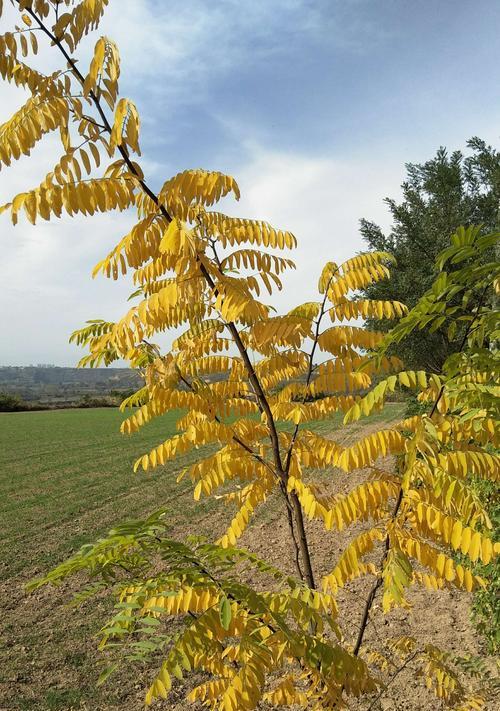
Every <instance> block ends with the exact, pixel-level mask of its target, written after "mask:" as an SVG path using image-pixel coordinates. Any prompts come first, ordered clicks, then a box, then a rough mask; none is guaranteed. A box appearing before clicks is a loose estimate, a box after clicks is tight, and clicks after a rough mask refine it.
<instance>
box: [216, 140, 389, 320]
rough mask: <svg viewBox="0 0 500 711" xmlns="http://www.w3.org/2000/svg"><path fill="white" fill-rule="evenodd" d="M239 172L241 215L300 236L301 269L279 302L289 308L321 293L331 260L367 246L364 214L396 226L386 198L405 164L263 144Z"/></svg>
mask: <svg viewBox="0 0 500 711" xmlns="http://www.w3.org/2000/svg"><path fill="white" fill-rule="evenodd" d="M237 178H238V183H239V186H240V188H241V191H242V198H241V204H239V205H238V206H237V208H236V209H235V210H234V212H235V213H238V214H240V215H246V216H248V217H254V218H258V219H265V220H268V221H269V222H271V224H273V225H274V226H276V227H280V228H282V229H287V230H290V231H291V232H293V233H294V234H295V236H296V237H297V240H298V248H297V249H296V250H294V252H293V253H292V254H291V257H292V258H293V259H294V261H295V262H296V264H297V269H296V271H293V272H290V273H288V275H287V276H286V278H285V280H284V289H283V292H282V293H281V294H280V295H279V296H278V299H277V301H278V303H279V305H280V308H282V309H289V308H291V307H293V306H294V305H296V304H298V303H300V302H301V301H307V300H313V299H314V298H316V297H317V291H316V285H317V280H318V277H319V274H320V272H321V269H322V268H323V266H324V264H325V263H326V262H327V261H336V262H338V263H340V262H342V261H344V260H345V259H347V258H349V257H351V256H353V255H354V254H355V253H356V252H358V251H360V250H362V249H364V248H366V245H364V244H363V242H362V239H361V236H360V234H359V219H360V218H361V217H366V218H368V219H373V220H374V221H376V222H378V223H379V224H381V226H382V227H388V226H389V214H388V210H387V208H386V206H385V204H384V203H383V199H384V197H385V196H386V195H391V196H397V195H398V193H399V184H400V182H401V166H400V164H399V161H398V160H396V159H393V160H386V162H385V164H381V162H380V159H379V158H378V157H376V156H373V157H365V158H358V159H352V160H335V159H329V158H323V159H318V158H311V157H308V156H304V155H293V154H283V153H275V152H269V151H265V150H263V149H260V148H258V147H256V148H255V150H254V157H253V159H252V160H251V161H250V162H249V164H248V165H246V166H242V168H241V170H240V171H239V172H238V176H237ZM227 209H228V210H229V209H230V208H229V206H228V208H227Z"/></svg>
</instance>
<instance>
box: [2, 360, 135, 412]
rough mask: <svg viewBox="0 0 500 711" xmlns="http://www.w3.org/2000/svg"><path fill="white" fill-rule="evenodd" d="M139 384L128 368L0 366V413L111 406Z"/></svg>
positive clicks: (133, 372) (132, 371)
mask: <svg viewBox="0 0 500 711" xmlns="http://www.w3.org/2000/svg"><path fill="white" fill-rule="evenodd" d="M141 386H142V379H141V376H140V374H139V373H138V372H137V371H134V370H131V369H130V368H94V369H80V368H60V367H55V366H26V367H21V366H17V367H5V366H3V367H0V412H15V411H19V410H34V409H48V408H60V407H106V406H109V407H112V406H115V405H116V404H117V403H118V402H120V401H121V400H122V399H123V398H124V397H126V396H127V395H128V394H130V393H132V392H135V391H136V390H138V389H139V388H140V387H141Z"/></svg>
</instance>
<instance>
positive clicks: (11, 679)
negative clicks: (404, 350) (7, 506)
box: [0, 423, 500, 711]
mask: <svg viewBox="0 0 500 711" xmlns="http://www.w3.org/2000/svg"><path fill="white" fill-rule="evenodd" d="M378 426H379V424H375V423H374V424H372V425H368V426H364V427H361V426H356V427H355V428H351V429H350V430H349V433H348V435H347V436H348V437H353V436H354V435H356V437H357V436H359V435H360V434H361V433H363V434H368V432H369V431H370V429H372V428H374V427H378ZM385 464H386V466H391V462H385ZM363 477H364V474H363V472H360V473H356V474H355V475H346V474H345V473H342V472H340V471H338V470H334V471H331V472H328V474H327V475H326V476H324V482H325V486H326V487H327V488H328V489H331V490H335V491H337V492H338V491H348V490H349V489H350V488H352V486H354V485H356V484H357V483H358V482H360V481H361V480H362V479H363ZM19 493H20V495H22V492H19ZM169 496H172V497H175V495H174V493H173V492H171V493H170V492H169ZM173 500H174V498H173ZM162 503H163V502H162ZM148 505H149V510H151V509H152V508H154V506H151V501H149V502H148ZM175 511H176V515H175V528H174V530H175V536H176V537H178V538H179V539H182V538H183V537H184V536H185V535H187V534H188V533H193V520H196V533H201V534H206V535H208V536H210V537H212V536H214V537H215V536H217V535H220V534H221V533H222V531H223V530H224V527H225V525H226V524H227V521H228V515H227V511H225V510H224V509H222V508H219V509H213V508H209V509H207V510H203V509H202V510H201V512H200V511H197V513H196V514H195V511H194V508H193V504H192V499H191V496H190V492H189V491H188V490H187V489H184V490H180V491H179V495H178V496H177V498H176V499H175ZM115 513H116V512H115ZM96 514H99V512H96ZM194 516H196V519H194ZM123 517H124V515H123V514H122V515H121V517H120V516H119V515H118V516H116V519H115V520H120V518H123ZM83 518H84V519H85V521H80V519H78V517H76V518H74V519H72V520H68V521H66V523H64V524H63V525H62V527H61V528H59V529H58V530H57V536H58V538H61V537H64V536H65V535H73V536H77V535H78V532H79V531H81V529H82V527H84V526H88V525H89V524H90V525H92V523H95V522H92V512H91V511H90V510H89V511H86V512H85V513H84V516H83ZM173 523H174V522H173ZM361 530H362V525H361V526H353V527H351V528H350V529H349V530H348V531H347V532H342V533H339V532H335V531H333V532H325V531H324V529H323V528H322V526H321V525H320V524H319V523H318V522H316V521H313V522H311V521H308V522H307V531H308V536H309V540H310V544H311V550H312V551H313V563H314V566H315V570H316V571H317V572H316V575H317V580H318V581H320V579H321V577H322V576H323V575H324V574H326V573H328V572H329V571H330V570H331V569H332V568H333V566H334V563H335V561H336V559H337V557H338V555H339V553H340V551H341V550H342V549H343V547H344V545H345V543H346V541H347V540H348V539H350V538H352V537H353V536H354V535H357V534H358V533H360V532H361ZM22 534H23V545H24V546H25V548H26V550H27V551H29V555H28V559H29V564H28V565H26V566H19V567H20V568H21V570H20V572H16V573H14V574H12V575H9V576H7V577H6V578H5V579H4V580H3V581H2V582H1V583H0V601H1V603H2V607H3V612H2V632H1V638H0V647H2V648H3V653H2V662H1V666H2V671H1V674H0V711H16V710H21V711H23V710H24V711H32V710H33V711H57V710H64V711H70V710H72V709H75V711H76V710H77V709H78V710H79V711H80V710H86V711H107V710H113V709H120V710H121V711H135V710H137V709H141V708H143V699H144V689H145V688H146V687H147V686H148V683H149V682H150V680H151V673H152V672H151V669H147V668H138V667H133V668H132V667H131V668H130V669H128V670H123V671H121V672H119V673H118V674H117V675H116V676H113V677H112V681H111V682H110V684H109V685H105V686H104V687H101V688H99V689H96V686H95V682H96V679H97V676H98V674H99V672H100V670H101V668H102V667H101V664H102V654H100V653H98V652H97V651H96V647H97V633H98V631H99V628H100V626H101V625H102V624H103V623H104V622H105V621H106V615H107V614H108V613H109V605H108V604H107V602H106V601H105V600H102V599H98V600H97V602H96V601H95V600H94V601H92V602H87V603H85V604H84V605H83V607H80V608H71V607H68V606H67V605H66V603H67V602H68V599H69V598H70V594H71V592H72V590H73V591H74V590H75V589H76V588H77V585H76V584H75V583H71V584H67V585H65V586H63V587H61V588H43V589H41V590H39V591H37V592H36V593H35V594H32V595H29V596H28V595H26V593H25V592H24V588H23V586H24V584H25V583H26V581H27V580H28V579H30V578H31V577H33V575H35V574H37V573H41V572H42V571H43V570H46V569H47V567H50V566H45V565H43V564H40V563H39V562H37V561H41V560H43V558H44V554H45V553H47V552H48V551H53V549H54V542H53V537H54V535H55V533H54V529H52V528H50V527H49V528H46V529H45V530H44V531H43V532H42V534H41V535H40V532H39V531H37V528H36V522H33V523H32V524H31V525H29V526H27V527H26V528H25V530H23V531H22ZM4 545H5V544H4ZM241 546H243V547H248V548H250V549H252V550H253V551H255V552H256V553H257V554H259V555H261V556H262V557H264V558H266V559H267V560H269V561H270V562H272V563H275V564H276V565H277V566H278V567H280V568H281V569H285V570H288V571H289V572H290V573H292V574H293V573H294V569H293V564H292V555H291V554H292V551H291V546H290V543H289V538H288V529H287V523H286V516H285V515H284V511H283V510H282V506H281V503H280V502H279V500H277V499H274V498H272V499H270V500H269V501H268V502H267V503H266V505H265V506H264V507H263V508H262V509H261V510H260V512H259V513H258V515H257V516H256V518H255V520H254V522H253V524H252V525H251V526H250V527H249V529H248V530H247V531H246V532H245V534H244V536H243V537H242V539H241ZM18 555H21V556H22V555H23V553H22V552H21V551H19V552H18ZM63 557H64V556H61V558H63ZM375 559H376V558H375ZM51 562H52V559H51ZM14 567H15V568H16V570H17V568H18V566H14ZM372 583H373V578H372V579H362V580H359V581H355V582H353V583H352V584H350V585H348V586H347V587H346V589H345V592H343V593H342V595H341V596H340V598H339V601H340V607H341V611H342V615H343V616H344V613H347V614H346V616H345V619H347V620H348V625H347V627H346V628H345V629H344V630H343V631H344V633H345V634H346V637H347V639H348V640H349V639H350V640H351V641H352V640H353V639H354V637H355V634H356V632H357V629H358V628H359V621H360V619H361V615H362V610H363V607H364V604H365V600H366V597H367V594H368V590H369V588H370V587H371V584H372ZM409 599H410V602H411V604H412V607H411V609H409V610H402V609H398V610H395V611H393V612H391V613H390V614H388V615H385V616H384V615H382V613H381V609H380V603H379V601H377V602H376V603H375V606H374V608H373V614H372V615H371V617H370V623H369V625H368V629H367V634H366V643H367V644H370V645H371V644H374V645H377V644H378V643H379V641H380V640H384V639H386V638H389V637H397V636H401V635H403V634H408V635H412V636H415V637H417V638H418V639H419V640H420V641H421V642H422V643H426V642H432V643H433V644H435V645H436V646H438V647H441V648H443V649H446V650H448V651H451V652H456V653H458V654H460V655H462V656H463V655H466V654H471V655H481V654H485V649H484V645H483V642H482V640H481V638H480V637H479V636H478V633H477V631H476V630H475V628H474V626H473V624H472V623H471V620H470V596H469V595H466V594H464V593H461V592H458V591H453V590H443V591H439V592H432V593H430V592H427V591H424V590H420V589H414V590H413V591H412V592H411V594H410V598H409ZM394 663H395V664H397V665H398V666H399V665H400V662H399V661H397V660H395V662H394ZM490 664H491V660H490ZM493 668H494V665H492V669H493ZM195 681H196V679H193V678H192V677H191V679H190V681H189V684H190V685H193V683H194V682H195ZM187 690H188V687H186V685H184V684H180V683H179V684H178V685H177V686H176V687H174V689H173V691H172V693H171V695H170V697H169V699H168V700H167V701H160V702H159V703H157V704H156V705H155V707H154V708H157V709H158V710H159V711H162V710H165V711H166V710H167V709H169V710H170V711H181V710H184V709H186V710H187V709H189V708H192V709H201V708H202V707H201V706H190V705H189V704H187V702H185V700H184V697H185V694H186V691H187ZM262 708H264V707H262ZM350 708H351V709H353V711H368V709H373V711H417V710H418V711H438V710H439V709H441V708H444V707H443V706H442V704H441V702H440V701H438V700H437V699H436V698H435V697H434V696H433V695H431V694H430V693H429V692H428V691H427V690H426V689H425V684H424V681H423V680H422V679H418V678H416V675H415V669H414V668H413V665H412V664H411V663H410V664H409V665H408V667H407V668H405V669H404V670H402V671H401V672H400V673H399V674H398V675H397V676H396V678H395V679H394V681H393V682H392V683H391V684H390V685H389V687H388V688H387V690H386V692H385V693H384V695H383V696H382V697H381V698H380V699H379V700H377V701H375V699H371V700H367V699H364V700H363V702H362V703H360V702H356V701H352V703H351V704H350ZM484 708H485V711H496V710H497V709H499V708H500V699H499V698H498V697H497V698H492V699H491V700H490V701H489V702H488V704H487V706H485V707H484Z"/></svg>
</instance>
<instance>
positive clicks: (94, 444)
mask: <svg viewBox="0 0 500 711" xmlns="http://www.w3.org/2000/svg"><path fill="white" fill-rule="evenodd" d="M401 409H402V406H401V405H394V406H391V407H390V409H389V411H388V413H384V414H382V415H378V416H376V417H375V418H371V421H372V422H373V421H374V420H376V419H382V420H383V419H392V418H394V417H397V416H398V415H399V414H400V412H401ZM178 416H179V413H176V412H171V413H169V414H167V415H165V416H163V417H162V418H158V419H157V420H155V421H153V422H152V423H150V424H149V425H147V426H146V427H145V428H144V429H143V430H142V431H141V432H140V433H138V434H136V435H133V436H132V437H124V436H123V435H121V434H120V433H119V425H120V422H121V420H122V418H123V415H121V414H120V413H119V412H118V411H117V410H114V409H97V410H59V411H51V412H27V413H13V414H2V415H0V511H1V520H2V524H3V526H2V546H1V553H0V565H1V580H2V581H3V582H2V583H1V588H0V594H1V602H2V607H3V608H4V609H3V622H4V625H3V627H4V630H3V632H2V635H3V637H4V638H3V639H1V640H0V644H2V646H3V647H4V649H6V650H7V663H6V664H4V665H3V666H2V671H1V673H0V711H14V709H21V710H25V711H28V710H29V711H31V710H34V709H36V710H38V709H39V710H41V711H42V710H43V711H45V710H47V711H55V710H56V709H65V710H66V709H92V711H96V710H97V709H115V708H120V709H122V710H125V709H127V710H128V709H134V708H141V699H142V681H141V678H140V673H139V677H138V678H135V677H134V679H132V678H128V677H127V678H124V679H122V680H121V685H119V687H118V688H116V687H113V688H111V689H107V688H106V689H96V688H95V681H96V678H97V675H98V672H99V668H98V664H97V658H98V655H96V653H95V646H96V641H95V638H94V635H95V634H96V633H97V631H98V629H99V626H100V625H101V624H102V622H103V620H104V618H105V613H106V609H105V606H104V605H103V604H102V603H99V605H98V606H97V608H96V607H95V606H93V605H91V604H88V605H87V607H86V608H85V611H84V614H82V612H81V610H73V609H69V608H67V607H65V605H64V603H65V602H66V601H67V597H68V595H67V591H66V592H65V591H59V590H55V591H54V590H53V589H42V590H41V591H39V592H38V593H36V594H35V595H31V596H26V594H25V593H24V590H23V585H24V583H25V582H26V581H27V580H28V579H30V578H31V577H33V576H35V575H38V574H41V573H43V572H46V571H47V570H48V569H49V568H50V567H51V566H53V565H55V564H56V563H58V562H60V561H61V560H63V559H64V558H65V557H67V556H68V555H69V554H71V553H72V552H73V551H75V550H77V549H78V548H79V547H80V546H81V545H82V544H83V543H86V542H88V541H92V540H95V538H96V537H98V536H99V535H100V534H102V533H104V532H106V531H107V530H109V528H111V527H112V526H113V525H114V524H115V523H118V522H120V521H123V520H124V519H127V518H134V517H139V516H141V515H143V514H147V513H150V512H151V511H153V510H155V509H157V508H159V507H160V506H167V507H168V517H169V520H170V523H171V527H172V535H174V536H175V535H176V533H179V534H180V535H183V534H184V532H185V531H186V526H187V525H188V524H189V526H190V527H192V532H196V533H202V534H203V533H204V534H207V535H210V534H212V533H215V531H213V530H212V527H213V526H214V525H221V523H223V521H224V518H225V516H222V515H221V514H217V516H214V517H212V516H211V515H209V514H211V513H212V512H213V511H214V509H215V508H216V507H217V506H219V507H220V504H217V502H215V501H212V500H210V501H202V502H198V503H196V502H194V501H193V499H192V495H191V483H190V481H189V480H187V479H186V480H183V481H182V482H181V483H180V484H177V483H176V477H177V474H178V473H179V472H180V470H181V469H182V468H183V467H184V466H186V465H187V464H189V462H192V461H194V460H195V459H196V458H197V457H198V456H199V452H196V451H195V452H193V453H191V454H189V455H186V456H184V457H181V458H179V459H177V460H176V461H175V462H172V463H170V464H169V465H168V466H165V467H160V468H158V469H157V470H155V471H154V472H149V473H147V474H144V473H141V474H136V475H134V474H133V473H132V464H133V462H134V461H135V459H136V458H137V457H138V456H139V455H141V454H142V453H143V452H145V451H147V450H148V449H149V448H151V447H153V446H154V445H156V444H158V443H159V442H160V441H162V440H163V439H166V438H168V437H170V436H171V435H172V434H173V433H174V432H175V421H176V419H177V417H178ZM339 421H340V418H339V417H334V418H332V419H331V420H327V421H323V422H321V423H317V425H316V429H320V430H323V431H326V432H331V431H332V430H334V429H335V428H336V427H337V426H338V424H339ZM262 515H263V516H265V511H264V512H263V514H262ZM144 673H145V674H146V671H145V672H144ZM112 686H113V685H112ZM165 708H170V707H169V706H166V707H165ZM179 708H181V706H179Z"/></svg>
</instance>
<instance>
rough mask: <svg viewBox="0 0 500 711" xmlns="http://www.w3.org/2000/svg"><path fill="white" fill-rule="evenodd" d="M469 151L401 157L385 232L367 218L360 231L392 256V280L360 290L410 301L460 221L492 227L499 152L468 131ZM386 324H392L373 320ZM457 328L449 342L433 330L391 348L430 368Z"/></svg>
mask: <svg viewBox="0 0 500 711" xmlns="http://www.w3.org/2000/svg"><path fill="white" fill-rule="evenodd" d="M467 147H468V149H470V153H469V154H468V155H467V156H466V155H464V153H462V152H461V151H454V152H453V153H451V154H450V153H449V152H448V151H447V150H446V149H445V148H442V147H441V148H440V149H439V150H438V151H437V153H436V155H435V156H434V157H433V158H431V159H430V160H428V161H426V162H425V163H407V164H406V173H407V175H406V179H405V181H404V182H403V184H402V186H401V187H402V193H403V194H402V198H401V200H400V201H397V200H395V199H392V198H386V203H387V205H388V206H389V210H390V213H391V215H392V219H393V224H392V227H391V229H390V232H389V233H388V234H385V233H384V232H383V231H382V229H381V228H380V227H379V226H378V225H377V224H375V223H374V222H370V221H369V220H367V219H362V220H361V233H362V235H363V237H364V239H365V241H366V242H367V243H368V245H369V247H370V248H371V249H375V250H382V251H386V252H390V253H391V254H393V255H394V257H395V258H396V262H397V266H396V267H395V268H394V270H393V273H392V278H391V279H390V280H388V281H383V282H379V283H377V284H371V285H369V286H368V287H367V289H366V291H365V295H366V296H367V297H369V298H372V299H395V300H397V301H401V302H403V303H404V304H406V305H407V306H408V307H410V308H411V307H413V306H415V304H416V303H417V302H418V300H419V298H420V297H421V296H422V295H423V294H424V293H425V292H426V291H427V289H428V288H429V287H430V286H431V284H432V282H433V281H434V279H435V277H436V267H435V263H436V257H437V255H438V254H439V253H440V252H441V250H443V249H445V247H446V246H447V245H448V244H449V240H450V235H451V234H452V233H453V232H454V231H455V230H456V229H457V227H458V226H460V225H466V226H467V225H473V224H480V225H482V226H483V230H484V232H492V231H494V230H496V229H498V225H499V214H500V213H499V211H500V152H499V151H497V150H496V149H495V148H493V147H491V146H488V145H487V144H486V143H485V141H483V140H482V139H480V138H477V137H474V138H471V139H470V140H469V141H467ZM373 325H374V326H376V327H377V328H381V329H382V330H386V329H387V328H388V327H390V326H391V325H392V323H390V322H389V323H388V322H386V323H385V324H383V323H377V322H376V323H374V324H373ZM459 343H460V333H457V335H456V338H455V339H452V340H451V341H449V340H448V339H447V338H446V337H445V335H444V333H443V330H442V328H438V329H437V330H436V331H435V332H434V333H429V332H425V333H422V332H421V333H418V334H410V335H409V336H408V337H407V338H406V339H404V340H403V341H402V342H401V343H399V344H398V346H397V350H396V352H397V355H398V356H399V357H400V358H402V360H403V361H404V362H405V364H406V365H407V366H408V367H414V368H425V369H428V370H432V371H435V372H438V371H439V370H440V368H441V366H442V364H443V362H444V361H445V360H446V357H447V356H448V355H449V354H450V353H453V352H455V351H456V349H457V348H458V345H459Z"/></svg>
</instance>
